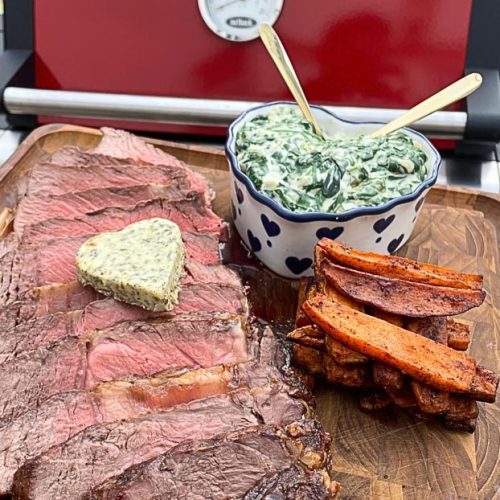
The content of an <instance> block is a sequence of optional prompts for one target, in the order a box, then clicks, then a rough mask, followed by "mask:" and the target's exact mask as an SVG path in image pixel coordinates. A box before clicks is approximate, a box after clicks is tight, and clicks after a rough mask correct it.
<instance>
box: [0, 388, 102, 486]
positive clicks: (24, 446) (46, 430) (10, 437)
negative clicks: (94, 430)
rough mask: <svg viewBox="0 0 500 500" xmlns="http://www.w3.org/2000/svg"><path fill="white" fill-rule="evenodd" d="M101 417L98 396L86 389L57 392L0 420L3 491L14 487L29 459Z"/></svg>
mask: <svg viewBox="0 0 500 500" xmlns="http://www.w3.org/2000/svg"><path fill="white" fill-rule="evenodd" d="M101 420H102V418H101V415H100V412H99V407H98V405H97V398H96V396H95V395H94V394H92V393H90V392H85V391H72V392H65V393H62V394H57V395H55V396H53V397H52V398H50V399H49V400H48V401H46V402H45V403H43V404H40V405H39V406H36V407H34V408H33V409H31V410H29V411H27V412H26V413H24V414H23V415H21V416H20V417H18V418H16V419H5V418H4V419H2V420H0V495H5V494H7V493H9V492H10V491H11V490H12V480H13V478H14V474H15V472H16V470H17V469H19V467H21V466H22V465H23V464H24V463H25V462H26V460H28V459H30V458H34V457H36V456H38V455H40V453H43V452H45V451H47V450H48V449H49V448H50V447H51V446H54V445H57V444H61V443H64V441H67V440H68V439H69V438H71V437H72V436H74V435H75V434H77V433H78V432H80V431H81V430H83V429H85V428H87V427H89V426H91V425H93V424H95V423H97V422H100V421H101Z"/></svg>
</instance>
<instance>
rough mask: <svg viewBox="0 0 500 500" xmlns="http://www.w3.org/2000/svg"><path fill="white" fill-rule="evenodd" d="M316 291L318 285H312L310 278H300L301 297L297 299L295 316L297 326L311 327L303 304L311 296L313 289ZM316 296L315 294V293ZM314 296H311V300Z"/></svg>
mask: <svg viewBox="0 0 500 500" xmlns="http://www.w3.org/2000/svg"><path fill="white" fill-rule="evenodd" d="M313 288H314V290H316V285H315V284H314V283H312V281H311V279H310V278H300V281H299V295H298V299H297V313H296V316H295V326H296V327H300V326H305V325H310V324H311V320H310V319H309V318H308V317H307V315H306V313H305V312H304V311H303V310H302V304H303V303H304V302H305V301H306V300H307V298H308V297H309V294H310V293H311V289H313ZM314 295H315V293H314ZM314 295H310V296H311V298H312V297H314Z"/></svg>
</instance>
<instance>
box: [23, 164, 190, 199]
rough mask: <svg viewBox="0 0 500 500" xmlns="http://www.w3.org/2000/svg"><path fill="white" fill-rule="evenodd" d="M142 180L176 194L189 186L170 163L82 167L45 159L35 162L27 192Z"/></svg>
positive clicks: (45, 192)
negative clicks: (160, 185) (67, 165)
mask: <svg viewBox="0 0 500 500" xmlns="http://www.w3.org/2000/svg"><path fill="white" fill-rule="evenodd" d="M144 184H162V185H166V186H170V187H171V189H172V192H175V191H177V192H178V193H179V196H181V195H182V193H185V192H186V190H192V189H193V186H192V185H191V183H190V181H189V179H188V177H187V176H186V173H185V172H184V171H182V170H179V168H177V167H172V166H163V165H158V166H150V167H145V166H142V165H115V166H103V165H93V164H89V165H87V166H85V167H64V166H61V165H55V164H53V163H48V162H40V163H37V164H36V165H35V166H34V167H33V169H32V171H31V177H30V180H29V185H28V195H29V196H46V195H51V196H55V195H62V194H65V193H72V192H75V191H87V190H89V189H102V188H123V187H128V186H142V185H144Z"/></svg>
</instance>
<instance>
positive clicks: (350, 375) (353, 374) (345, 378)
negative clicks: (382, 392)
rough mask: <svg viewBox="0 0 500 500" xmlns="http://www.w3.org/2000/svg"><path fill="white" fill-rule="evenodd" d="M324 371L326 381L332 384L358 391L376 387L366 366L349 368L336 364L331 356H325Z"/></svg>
mask: <svg viewBox="0 0 500 500" xmlns="http://www.w3.org/2000/svg"><path fill="white" fill-rule="evenodd" d="M323 370H324V374H325V377H326V380H328V382H330V383H332V384H338V385H343V386H344V387H354V388H357V389H365V388H370V387H373V385H374V384H373V379H372V377H371V373H370V369H369V367H367V366H365V365H350V366H348V367H347V366H344V365H340V364H338V363H336V362H335V360H334V359H333V358H332V357H331V356H328V355H325V356H323Z"/></svg>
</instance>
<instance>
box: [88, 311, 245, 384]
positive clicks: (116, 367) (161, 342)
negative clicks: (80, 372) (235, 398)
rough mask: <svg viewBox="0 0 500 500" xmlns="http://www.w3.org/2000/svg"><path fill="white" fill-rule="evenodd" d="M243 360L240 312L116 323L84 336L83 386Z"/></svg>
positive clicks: (243, 326)
mask: <svg viewBox="0 0 500 500" xmlns="http://www.w3.org/2000/svg"><path fill="white" fill-rule="evenodd" d="M247 360H248V354H247V346H246V325H245V324H244V320H243V318H242V317H239V316H229V315H218V316H213V315H186V316H182V315H179V316H176V317H175V318H173V319H172V320H168V321H164V320H150V321H140V322H139V321H138V322H127V323H120V324H118V325H115V326H112V327H110V328H106V329H104V330H99V331H96V332H95V333H94V334H93V335H92V336H91V337H90V339H89V340H88V341H87V363H88V366H87V376H86V386H87V387H92V386H94V385H95V384H97V383H98V382H103V381H107V380H118V379H120V378H123V377H126V376H130V375H133V376H148V375H153V374H154V373H158V372H160V371H164V370H170V371H172V372H178V371H179V370H181V369H185V368H188V369H192V368H200V367H201V368H208V367H211V366H215V365H219V364H230V363H241V362H243V361H247Z"/></svg>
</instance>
